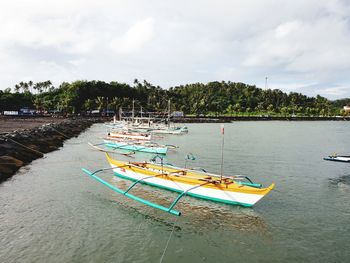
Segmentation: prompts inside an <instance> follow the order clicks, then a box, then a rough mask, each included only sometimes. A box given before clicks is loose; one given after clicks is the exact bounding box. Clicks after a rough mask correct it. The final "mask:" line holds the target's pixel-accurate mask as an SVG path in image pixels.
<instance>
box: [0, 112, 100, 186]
mask: <svg viewBox="0 0 350 263" xmlns="http://www.w3.org/2000/svg"><path fill="white" fill-rule="evenodd" d="M12 120H13V118H12ZM16 120H17V124H16V122H13V123H12V124H11V125H12V126H11V127H12V130H8V131H6V132H4V129H3V131H2V132H1V133H0V183H2V182H3V181H5V180H7V179H9V178H11V177H12V176H13V175H14V174H15V173H16V172H17V171H18V170H19V169H20V168H21V167H22V166H25V165H27V164H29V163H31V162H32V161H33V160H36V159H38V158H42V157H44V155H45V154H46V153H49V152H52V151H55V150H58V149H59V148H60V147H62V146H63V143H64V141H66V140H68V139H70V138H72V137H77V136H78V135H79V134H80V133H81V132H83V131H84V130H86V129H87V128H89V127H90V126H91V125H92V124H94V123H98V122H102V121H104V120H103V119H102V118H79V119H78V118H77V119H60V120H59V121H57V122H50V120H51V119H50V118H49V119H46V122H44V120H40V121H39V120H37V121H36V122H34V123H30V124H29V125H23V122H19V120H18V119H16ZM32 120H33V119H32ZM0 121H3V119H2V118H1V119H0ZM43 123H44V124H43ZM1 124H2V123H1ZM27 124H28V123H27ZM33 125H34V127H32V126H33ZM11 127H7V129H11Z"/></svg>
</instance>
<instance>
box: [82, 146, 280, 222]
mask: <svg viewBox="0 0 350 263" xmlns="http://www.w3.org/2000/svg"><path fill="white" fill-rule="evenodd" d="M106 157H107V161H108V162H109V164H110V165H111V167H109V168H104V169H99V170H97V171H95V172H90V171H88V170H86V169H84V168H83V171H84V172H85V173H86V174H88V175H89V176H91V177H92V178H94V179H95V180H97V181H99V182H100V183H102V184H104V185H106V186H107V187H109V188H111V189H112V190H114V191H115V192H117V193H120V194H123V195H125V196H126V197H129V198H131V199H133V200H136V201H138V202H141V203H143V204H146V205H148V206H151V207H154V208H157V209H160V210H163V211H166V212H169V213H171V214H174V215H178V216H179V215H181V213H180V212H179V211H176V210H174V209H173V208H174V206H175V205H176V204H177V203H178V201H179V200H180V199H181V198H182V197H184V196H185V195H189V196H193V197H197V198H201V199H206V200H211V201H216V202H221V203H226V204H233V205H241V206H244V207H251V206H253V205H254V204H256V203H257V202H258V201H259V200H260V199H261V198H263V197H264V196H265V195H267V194H268V193H269V192H270V191H271V190H272V189H273V188H274V186H275V184H271V185H270V186H269V187H267V188H263V187H262V185H261V184H256V183H253V182H252V181H251V180H250V179H249V178H248V177H243V176H220V175H215V174H211V173H207V172H202V171H197V170H193V169H183V168H178V167H174V166H170V165H164V164H163V163H161V164H160V165H159V164H154V163H149V162H124V161H119V160H114V159H112V158H111V157H110V156H109V155H108V154H107V153H106ZM105 170H113V172H114V174H115V175H116V176H118V177H120V178H124V179H128V180H131V181H134V183H133V184H132V185H131V186H130V187H129V188H128V189H127V190H122V189H119V188H117V187H116V186H114V185H111V184H110V183H108V182H106V181H105V180H103V179H101V178H100V177H98V176H96V173H98V172H101V171H105ZM139 183H141V184H148V185H151V186H155V187H158V188H163V189H166V190H170V191H175V192H178V193H180V194H179V196H178V197H177V198H176V199H175V200H174V201H173V202H172V204H171V205H170V206H169V207H165V206H162V205H159V204H155V203H153V202H150V201H148V200H145V199H142V198H140V197H137V196H135V195H132V194H130V193H129V191H130V190H131V189H132V188H133V187H134V186H135V185H137V184H139Z"/></svg>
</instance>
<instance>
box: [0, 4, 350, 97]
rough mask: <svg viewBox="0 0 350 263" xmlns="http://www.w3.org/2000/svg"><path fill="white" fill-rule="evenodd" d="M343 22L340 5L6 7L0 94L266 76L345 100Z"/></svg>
mask: <svg viewBox="0 0 350 263" xmlns="http://www.w3.org/2000/svg"><path fill="white" fill-rule="evenodd" d="M199 10H200V12H199ZM349 14H350V3H349V2H348V1H345V0H344V1H342V0H333V1H329V0H308V1H305V0H294V1H285V2H284V3H283V4H281V1H280V0H264V1H259V0H251V1H244V0H235V1H232V0H218V1H215V2H213V1H202V0H193V1H190V2H189V1H185V0H179V1H176V2H173V1H172V2H166V1H161V0H150V1H140V0H135V1H127V0H104V1H93V0H85V1H84V0H76V1H69V0H61V1H44V0H32V1H17V0H14V1H7V2H6V3H5V4H2V7H1V9H0V60H1V63H0V70H1V72H2V74H1V75H0V88H1V89H3V88H6V87H8V86H13V85H14V84H15V83H17V82H19V81H21V80H24V79H26V78H33V80H46V79H51V80H52V81H56V82H57V83H55V84H56V85H57V84H59V83H60V82H62V81H72V80H75V79H77V78H83V79H101V80H105V81H111V80H119V81H122V82H129V83H132V81H133V79H134V78H139V79H143V78H145V79H147V80H148V81H151V82H153V83H155V84H157V85H161V86H163V87H170V86H173V85H179V84H185V83H193V82H198V81H201V82H208V81H214V80H219V81H221V80H226V81H228V80H230V81H241V82H246V83H249V84H256V85H257V86H260V87H264V80H265V76H268V77H269V83H271V84H270V85H269V86H270V87H271V88H281V89H282V90H284V91H287V92H289V91H297V92H301V93H307V94H308V95H316V94H317V93H320V94H325V95H327V96H329V97H332V98H335V97H337V96H339V97H340V96H341V97H344V96H348V97H350V89H349V88H348V87H350V80H349V78H348V72H349V69H350V28H349V25H350V22H349V21H350V15H349Z"/></svg>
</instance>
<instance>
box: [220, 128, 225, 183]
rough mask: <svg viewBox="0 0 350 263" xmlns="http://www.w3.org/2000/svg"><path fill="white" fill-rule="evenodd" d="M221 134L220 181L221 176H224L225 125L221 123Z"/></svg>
mask: <svg viewBox="0 0 350 263" xmlns="http://www.w3.org/2000/svg"><path fill="white" fill-rule="evenodd" d="M221 135H222V143H221V173H220V181H222V177H223V176H224V143H225V126H224V124H221Z"/></svg>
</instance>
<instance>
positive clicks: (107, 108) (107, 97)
mask: <svg viewBox="0 0 350 263" xmlns="http://www.w3.org/2000/svg"><path fill="white" fill-rule="evenodd" d="M106 113H107V114H106V115H107V117H109V112H108V97H107V105H106Z"/></svg>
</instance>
